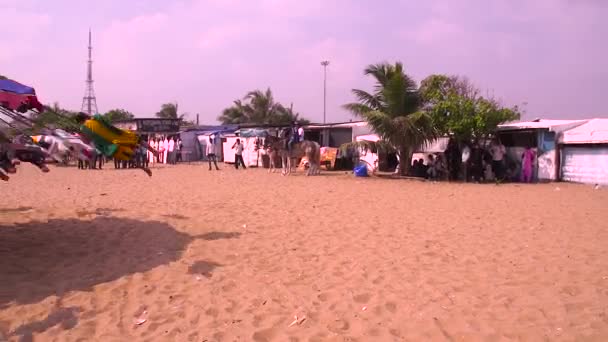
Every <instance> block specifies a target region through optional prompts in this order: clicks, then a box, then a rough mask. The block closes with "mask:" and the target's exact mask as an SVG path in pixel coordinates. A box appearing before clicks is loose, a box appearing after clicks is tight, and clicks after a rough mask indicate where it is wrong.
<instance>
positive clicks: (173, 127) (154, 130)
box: [114, 118, 181, 135]
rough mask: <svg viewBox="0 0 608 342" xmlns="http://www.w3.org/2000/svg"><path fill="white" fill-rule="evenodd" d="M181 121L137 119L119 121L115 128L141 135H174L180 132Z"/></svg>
mask: <svg viewBox="0 0 608 342" xmlns="http://www.w3.org/2000/svg"><path fill="white" fill-rule="evenodd" d="M180 123H181V119H161V118H135V119H129V120H119V121H116V122H115V123H114V126H116V127H118V128H120V129H127V130H130V131H133V132H135V133H136V134H139V135H173V134H177V133H178V132H179V125H180Z"/></svg>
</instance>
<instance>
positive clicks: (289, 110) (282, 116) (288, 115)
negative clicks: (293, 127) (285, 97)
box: [276, 103, 310, 125]
mask: <svg viewBox="0 0 608 342" xmlns="http://www.w3.org/2000/svg"><path fill="white" fill-rule="evenodd" d="M276 121H277V122H276V123H278V124H285V125H288V124H290V123H292V122H294V121H295V122H297V123H298V124H299V125H308V124H310V121H309V120H307V119H304V118H301V117H300V113H298V112H296V111H294V110H293V103H292V104H290V105H289V107H283V110H282V111H280V113H278V116H277V120H276Z"/></svg>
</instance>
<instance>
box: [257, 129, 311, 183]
mask: <svg viewBox="0 0 608 342" xmlns="http://www.w3.org/2000/svg"><path fill="white" fill-rule="evenodd" d="M288 140H289V137H288V136H286V135H284V134H283V135H282V136H281V137H274V136H270V137H267V138H266V142H267V146H270V148H271V150H272V151H273V152H274V153H278V155H280V156H281V164H282V166H283V171H282V172H281V174H282V175H284V176H286V175H289V174H291V172H292V168H293V166H296V167H297V162H298V160H300V159H302V158H303V157H306V159H307V160H308V165H309V167H308V171H307V172H306V175H307V176H310V175H316V174H319V173H320V169H321V168H320V158H321V147H320V146H319V144H318V143H316V142H314V141H310V140H304V141H300V142H298V143H295V144H293V145H292V148H291V151H289V149H288V147H287V141H288ZM294 172H295V171H294Z"/></svg>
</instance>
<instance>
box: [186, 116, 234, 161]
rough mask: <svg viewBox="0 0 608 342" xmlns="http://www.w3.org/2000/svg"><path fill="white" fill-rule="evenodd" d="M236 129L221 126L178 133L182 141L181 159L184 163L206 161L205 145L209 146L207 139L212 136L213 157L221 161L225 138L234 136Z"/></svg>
mask: <svg viewBox="0 0 608 342" xmlns="http://www.w3.org/2000/svg"><path fill="white" fill-rule="evenodd" d="M237 129H238V126H237V125H223V126H213V125H210V126H196V127H191V128H188V129H185V130H183V131H181V132H180V133H179V136H180V139H181V141H182V145H183V148H182V159H183V161H186V162H192V161H199V160H207V153H206V151H207V144H209V141H210V140H209V138H210V137H211V136H214V137H215V138H216V141H215V146H216V148H215V150H216V152H215V155H216V156H217V160H218V161H223V158H224V156H223V154H222V152H223V149H222V143H223V141H224V140H225V137H226V136H230V135H232V134H234V132H235V131H236V130H237Z"/></svg>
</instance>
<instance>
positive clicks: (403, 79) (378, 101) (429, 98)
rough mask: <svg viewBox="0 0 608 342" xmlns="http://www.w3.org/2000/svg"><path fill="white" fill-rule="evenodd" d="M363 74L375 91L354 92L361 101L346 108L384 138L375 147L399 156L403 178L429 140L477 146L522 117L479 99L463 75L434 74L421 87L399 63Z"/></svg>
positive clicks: (489, 100)
mask: <svg viewBox="0 0 608 342" xmlns="http://www.w3.org/2000/svg"><path fill="white" fill-rule="evenodd" d="M364 74H365V75H367V76H371V77H372V78H373V79H374V83H375V84H374V90H373V91H372V92H371V93H370V92H367V91H364V90H361V89H353V90H352V93H353V95H354V96H355V98H356V99H357V101H356V102H353V103H348V104H345V105H344V106H343V107H344V108H345V109H347V110H349V111H350V112H351V113H353V114H354V115H355V116H358V117H360V118H362V119H364V120H365V121H367V122H368V124H369V125H370V126H371V127H372V129H373V130H374V131H375V132H376V134H378V136H379V138H380V142H379V143H378V144H377V145H378V146H377V147H379V148H385V149H390V150H395V151H396V152H397V155H398V156H399V170H400V173H401V174H402V175H405V174H407V171H408V169H409V166H410V163H411V158H412V155H413V153H414V152H415V151H416V150H417V149H419V148H421V147H423V146H424V144H425V143H427V142H430V141H433V140H435V139H436V138H438V137H441V136H449V137H451V138H452V139H454V140H455V141H456V142H457V143H459V144H464V145H473V144H476V143H478V142H480V141H483V140H484V139H487V138H488V137H489V136H491V134H492V133H493V132H494V131H495V130H496V128H497V126H498V125H499V124H501V123H504V122H507V121H513V120H517V119H519V118H520V112H519V109H518V107H517V106H514V107H511V108H507V107H504V106H502V105H501V104H500V103H499V101H497V100H496V99H494V98H490V97H483V96H481V95H480V91H479V89H478V88H476V87H475V86H474V85H473V84H472V83H471V82H470V81H469V80H468V79H466V78H463V77H459V76H447V75H430V76H428V77H427V78H425V79H424V80H422V82H421V83H420V86H418V85H417V84H416V82H415V81H414V80H413V78H412V77H410V76H409V75H407V74H406V72H405V70H404V67H403V64H402V63H399V62H397V63H395V64H390V63H380V64H374V65H369V66H368V67H367V68H365V70H364ZM364 144H367V146H369V144H370V143H364Z"/></svg>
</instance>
